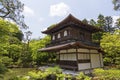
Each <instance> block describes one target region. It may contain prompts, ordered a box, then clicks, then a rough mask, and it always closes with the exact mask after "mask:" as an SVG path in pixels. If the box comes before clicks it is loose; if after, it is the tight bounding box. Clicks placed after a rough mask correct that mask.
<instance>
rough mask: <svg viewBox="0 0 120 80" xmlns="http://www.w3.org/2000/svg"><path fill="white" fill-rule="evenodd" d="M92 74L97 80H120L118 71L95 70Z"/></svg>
mask: <svg viewBox="0 0 120 80" xmlns="http://www.w3.org/2000/svg"><path fill="white" fill-rule="evenodd" d="M93 74H94V75H95V77H98V78H99V80H120V70H115V69H110V70H103V69H95V70H94V72H93Z"/></svg>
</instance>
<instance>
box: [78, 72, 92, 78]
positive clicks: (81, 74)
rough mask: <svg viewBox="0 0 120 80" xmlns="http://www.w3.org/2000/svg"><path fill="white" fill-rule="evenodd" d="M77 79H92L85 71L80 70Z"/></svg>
mask: <svg viewBox="0 0 120 80" xmlns="http://www.w3.org/2000/svg"><path fill="white" fill-rule="evenodd" d="M76 79H77V80H91V78H90V77H88V76H86V75H85V74H84V73H83V72H80V73H79V74H78V75H77V76H76Z"/></svg>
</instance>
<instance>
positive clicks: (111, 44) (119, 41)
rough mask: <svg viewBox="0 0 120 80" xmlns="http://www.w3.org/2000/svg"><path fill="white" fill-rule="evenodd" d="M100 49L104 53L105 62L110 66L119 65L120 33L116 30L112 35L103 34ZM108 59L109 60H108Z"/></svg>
mask: <svg viewBox="0 0 120 80" xmlns="http://www.w3.org/2000/svg"><path fill="white" fill-rule="evenodd" d="M100 45H101V47H102V48H103V50H104V51H105V52H106V54H105V61H109V62H111V63H112V64H120V54H119V53H120V31H119V30H117V31H115V32H114V33H113V34H111V33H105V34H104V35H103V37H102V40H101V44H100ZM108 58H109V59H108Z"/></svg>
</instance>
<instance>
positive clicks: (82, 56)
mask: <svg viewBox="0 0 120 80" xmlns="http://www.w3.org/2000/svg"><path fill="white" fill-rule="evenodd" d="M78 59H90V57H89V54H78Z"/></svg>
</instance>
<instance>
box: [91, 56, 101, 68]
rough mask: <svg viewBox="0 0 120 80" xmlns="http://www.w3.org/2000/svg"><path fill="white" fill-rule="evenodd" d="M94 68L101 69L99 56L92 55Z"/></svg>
mask: <svg viewBox="0 0 120 80" xmlns="http://www.w3.org/2000/svg"><path fill="white" fill-rule="evenodd" d="M91 63H92V68H97V67H100V59H99V54H91Z"/></svg>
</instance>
